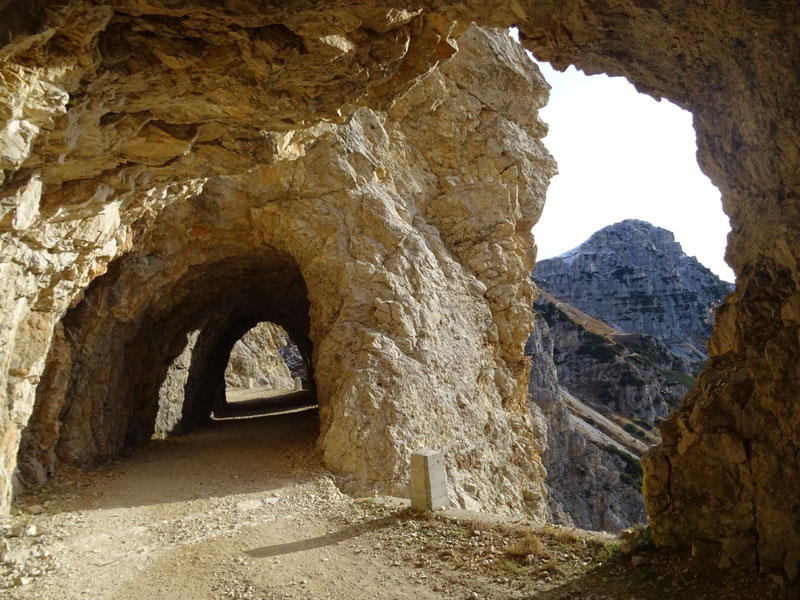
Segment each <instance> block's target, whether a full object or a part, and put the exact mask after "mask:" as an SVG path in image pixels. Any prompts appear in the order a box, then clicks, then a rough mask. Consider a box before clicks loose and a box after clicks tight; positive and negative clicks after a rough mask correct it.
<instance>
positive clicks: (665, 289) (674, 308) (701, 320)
mask: <svg viewBox="0 0 800 600" xmlns="http://www.w3.org/2000/svg"><path fill="white" fill-rule="evenodd" d="M533 280H534V281H535V282H536V284H537V285H539V286H540V287H541V288H542V289H545V290H547V291H548V292H550V293H551V294H553V295H554V296H555V297H557V298H559V299H560V300H562V301H564V302H567V303H569V304H571V305H573V306H575V307H577V308H578V309H580V310H582V311H584V312H586V313H588V314H589V315H591V316H593V317H596V318H598V319H600V320H602V321H604V322H606V323H608V324H609V325H610V326H611V327H613V328H615V329H618V330H620V331H625V332H628V333H645V334H648V335H652V336H654V337H656V338H659V339H660V340H662V341H663V342H664V343H665V344H666V345H667V346H668V347H669V348H670V350H671V351H672V352H673V353H675V354H677V355H678V356H681V357H683V358H686V359H687V360H690V361H693V362H697V361H703V360H705V358H706V356H707V353H706V347H705V345H706V340H708V337H709V336H710V335H711V329H712V326H713V322H714V317H713V310H714V307H716V306H718V305H719V304H721V303H722V300H723V299H724V297H725V296H726V295H727V294H728V293H730V292H731V291H732V290H733V285H732V284H730V283H728V282H725V281H722V280H721V279H720V278H719V277H717V276H716V275H715V274H714V273H712V272H711V271H710V270H709V269H708V268H706V267H704V266H703V265H702V264H700V262H699V261H698V260H697V259H696V258H695V257H693V256H687V255H686V254H685V253H684V252H683V249H682V248H681V245H680V243H678V242H676V241H675V236H674V235H673V234H672V233H671V232H670V231H667V230H666V229H663V228H661V227H656V226H654V225H652V224H650V223H647V222H645V221H640V220H636V219H627V220H625V221H620V222H619V223H615V224H614V225H609V226H607V227H604V228H602V229H600V230H599V231H597V232H596V233H594V234H593V235H592V236H591V237H590V238H589V239H588V240H586V241H585V242H583V243H582V244H581V245H579V246H577V247H576V248H573V249H572V250H570V251H568V252H565V253H564V254H561V255H560V256H556V257H554V258H549V259H545V260H541V261H539V262H538V263H537V264H536V267H535V268H534V270H533Z"/></svg>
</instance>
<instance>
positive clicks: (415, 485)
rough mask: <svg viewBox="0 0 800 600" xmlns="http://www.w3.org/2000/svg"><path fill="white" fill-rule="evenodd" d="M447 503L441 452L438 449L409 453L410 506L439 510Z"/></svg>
mask: <svg viewBox="0 0 800 600" xmlns="http://www.w3.org/2000/svg"><path fill="white" fill-rule="evenodd" d="M449 504H450V502H449V500H448V498H447V474H446V473H445V470H444V456H442V453H441V452H439V451H438V450H420V451H419V452H414V453H413V454H412V455H411V508H413V509H414V510H418V511H429V510H439V509H440V508H447V507H448V506H449Z"/></svg>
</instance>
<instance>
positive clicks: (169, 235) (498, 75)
mask: <svg viewBox="0 0 800 600" xmlns="http://www.w3.org/2000/svg"><path fill="white" fill-rule="evenodd" d="M471 22H477V23H478V24H479V25H482V26H484V27H497V28H504V27H508V26H512V25H515V26H517V27H518V28H519V30H520V37H521V39H522V43H523V44H524V45H525V46H526V47H528V48H530V49H531V50H533V51H534V52H535V53H536V54H537V55H538V57H539V58H541V59H544V60H549V61H552V62H553V64H554V65H555V66H556V67H560V68H563V67H566V66H567V65H568V64H575V65H577V66H578V67H581V68H583V69H585V70H586V71H588V72H590V73H596V72H606V73H609V74H612V75H625V76H627V77H628V78H629V79H630V80H631V81H632V82H633V83H634V84H635V85H636V86H637V87H638V88H639V89H640V90H642V91H645V92H647V93H649V94H651V95H653V96H655V97H658V98H661V97H666V98H669V99H671V100H672V101H674V102H676V103H678V104H679V105H681V106H682V107H684V108H686V109H688V110H691V111H692V112H693V114H694V117H695V127H696V129H697V133H698V146H699V152H698V156H699V160H700V163H701V165H702V168H703V169H704V170H705V172H706V173H707V174H708V175H709V176H710V177H711V178H712V179H713V181H714V182H715V183H716V184H717V186H718V187H719V188H720V190H721V191H722V194H723V204H724V208H725V210H726V212H727V214H728V215H729V217H730V219H731V223H732V226H733V231H732V233H731V236H730V238H729V248H728V260H729V262H730V264H731V265H732V267H733V268H734V270H735V271H736V274H737V278H738V279H737V289H736V291H735V292H734V294H733V295H732V296H730V297H729V299H728V301H727V303H726V305H725V306H724V307H723V309H722V311H721V313H720V315H719V318H718V320H717V326H716V329H715V333H714V334H713V336H712V340H711V343H710V346H709V368H708V370H707V371H706V372H705V373H704V374H702V375H701V376H700V378H699V381H698V385H697V386H696V388H695V390H694V391H693V392H692V393H691V394H690V395H689V396H688V397H687V399H686V401H685V402H684V404H683V406H682V408H681V409H680V410H679V411H678V412H677V413H676V414H674V415H673V416H672V417H670V419H668V420H667V422H666V424H665V425H664V426H663V437H664V444H663V445H662V446H661V447H660V448H658V449H656V450H654V451H652V452H651V453H650V454H649V456H648V458H647V460H646V461H645V471H646V474H645V487H646V502H647V506H648V511H649V515H650V519H651V523H652V527H653V534H654V538H655V540H656V541H657V543H659V544H662V545H678V546H681V545H694V546H697V547H700V548H702V549H703V550H704V551H705V552H707V553H709V554H716V555H717V556H718V557H719V558H720V560H721V562H722V563H724V564H725V563H727V564H730V563H736V564H746V565H758V566H760V567H761V568H762V569H769V570H775V571H778V572H783V573H786V574H788V576H789V577H797V575H798V568H800V553H799V551H798V548H800V521H799V520H798V517H797V514H800V504H799V503H800V498H798V496H797V494H796V490H797V489H800V459H799V458H798V457H800V438H799V437H798V431H800V427H798V424H799V423H800V404H799V403H798V402H797V401H796V398H795V389H796V387H797V373H799V372H800V368H798V367H800V364H799V363H800V359H798V356H800V340H798V336H797V332H798V330H800V294H799V293H798V284H800V272H799V270H798V266H797V265H798V254H799V253H800V239H798V231H800V227H799V225H800V222H799V221H800V210H799V209H798V199H799V198H800V196H799V194H798V192H799V191H800V190H799V188H800V181H799V180H798V173H800V168H798V167H799V165H798V162H800V148H799V147H798V144H800V141H798V140H800V135H798V125H800V108H799V105H798V103H797V102H796V98H797V97H798V96H800V75H798V73H800V64H798V58H797V56H798V54H797V48H798V47H800V40H799V39H798V38H799V37H800V33H798V32H799V31H800V8H798V7H797V6H796V4H794V3H789V2H750V1H745V0H738V1H735V2H729V1H727V0H708V1H707V2H703V3H694V4H690V3H686V2H684V1H683V0H665V1H663V2H652V1H643V0H621V1H620V2H614V3H610V2H606V1H595V0H588V1H587V0H568V1H565V2H542V1H539V0H535V1H534V0H513V1H511V0H509V1H507V2H492V3H488V2H480V1H471V2H458V3H455V2H447V1H445V0H429V1H426V2H421V1H416V2H415V1H406V2H403V1H399V0H397V1H394V0H392V1H382V2H375V1H374V0H340V1H338V2H324V3H323V2H320V3H302V4H295V3H288V4H287V3H272V2H259V3H252V2H239V1H236V2H226V3H224V5H223V4H220V3H212V2H207V1H205V0H186V1H184V2H179V3H176V2H171V1H167V0H116V1H101V0H97V1H94V2H90V1H88V0H71V1H59V2H55V1H49V0H34V1H24V2H23V1H21V0H2V1H0V44H2V45H1V46H0V78H2V87H1V88H0V235H2V243H1V244H2V245H0V278H1V279H2V282H3V284H2V288H1V289H0V315H1V317H0V318H1V319H2V321H0V357H2V369H0V389H2V394H3V401H2V403H0V444H2V447H0V451H1V452H2V461H0V475H1V476H2V477H1V479H2V490H0V491H2V494H0V510H3V511H5V510H8V506H9V501H10V498H11V485H10V482H11V478H12V474H13V472H14V470H15V469H16V465H17V462H18V460H17V459H18V456H19V459H20V460H19V462H20V466H21V467H22V466H23V465H28V466H29V467H30V468H29V471H30V472H31V473H33V474H34V475H35V474H36V473H38V476H39V477H41V476H43V475H44V474H46V472H47V470H48V469H50V468H52V465H53V464H54V461H55V460H56V459H60V460H72V461H77V462H86V461H92V460H98V459H101V458H103V457H104V456H108V455H111V454H113V453H114V452H115V451H116V450H117V449H119V448H120V447H122V446H124V445H125V444H128V443H135V442H136V441H137V440H140V439H142V438H144V437H146V436H147V435H149V434H150V433H152V430H153V427H154V419H155V417H156V415H157V414H158V407H159V402H160V400H159V398H161V399H162V401H164V400H165V399H168V398H170V397H173V396H174V390H178V389H181V388H182V389H183V390H184V391H185V392H186V393H185V399H181V401H183V404H180V406H179V407H178V406H177V405H175V406H173V408H174V410H171V411H167V413H169V415H170V417H169V422H170V423H171V424H172V425H170V426H173V425H174V426H176V427H178V426H180V425H181V424H182V423H183V422H184V421H186V422H187V423H188V422H189V421H191V420H192V419H194V418H202V417H203V416H204V415H206V414H207V413H208V411H209V410H210V408H211V407H212V406H213V403H214V402H215V401H216V400H215V398H218V393H217V392H216V391H215V390H216V389H217V388H215V387H214V386H209V385H205V384H203V385H200V386H199V387H198V388H194V387H192V385H191V382H192V381H194V379H193V377H195V376H196V377H205V376H211V375H214V377H215V380H214V381H216V382H220V381H222V373H223V372H224V367H225V362H226V361H225V360H222V358H223V357H225V358H227V353H228V352H229V350H230V347H231V346H232V345H233V343H235V341H236V339H238V338H239V337H240V336H241V335H242V334H243V333H244V332H245V331H247V329H248V328H249V327H251V326H252V325H254V324H255V323H256V322H259V321H261V320H265V319H267V320H270V321H273V322H275V323H277V324H279V325H282V326H283V327H284V328H286V330H287V331H289V333H290V335H292V337H293V339H295V341H297V342H298V344H300V345H302V344H303V343H305V344H306V348H305V349H303V348H301V350H303V351H305V352H308V354H309V355H310V356H311V363H312V365H313V376H314V378H315V381H316V385H317V390H318V396H319V403H320V416H321V432H320V441H319V443H320V445H321V447H322V449H323V452H324V455H325V461H326V463H327V464H328V466H329V467H330V468H331V469H332V470H334V471H335V472H336V473H337V474H338V475H340V477H341V478H342V481H343V482H344V483H345V487H351V488H352V489H359V490H361V491H367V490H369V489H376V490H381V491H390V492H392V491H393V492H398V491H399V490H401V489H402V488H403V486H404V484H405V478H406V476H407V475H406V467H405V464H406V459H407V456H408V453H409V452H410V451H411V450H412V449H414V448H416V447H418V446H420V445H434V446H440V447H442V448H443V449H444V450H445V451H446V454H447V457H448V468H449V469H450V475H451V479H452V481H453V483H454V487H453V493H454V499H455V500H458V501H460V502H461V503H462V504H463V505H464V506H467V507H474V506H479V505H483V506H486V507H487V508H493V509H502V510H507V511H515V512H521V511H524V512H527V513H528V514H530V515H532V516H535V517H537V518H542V517H543V515H544V512H543V511H544V499H543V488H542V483H541V482H542V478H543V472H542V468H541V463H540V461H539V458H538V452H539V451H540V450H541V446H542V444H543V443H544V440H543V438H542V436H541V435H537V434H534V433H533V428H532V425H531V423H530V417H529V415H527V413H526V412H525V409H524V400H525V387H526V382H527V377H528V375H527V367H526V364H525V362H524V361H523V359H522V346H523V343H524V341H525V339H526V337H527V334H528V329H529V328H530V327H531V316H530V303H531V301H532V296H533V290H532V288H531V287H530V285H529V284H528V283H527V281H528V278H527V272H528V270H529V269H530V268H531V266H532V262H533V258H534V256H533V255H534V252H533V251H532V243H533V241H532V238H531V236H530V233H529V232H530V228H531V227H532V226H533V224H534V223H535V222H536V220H537V218H538V215H539V212H540V211H541V207H542V202H543V199H544V192H545V188H546V184H547V180H548V178H549V176H550V175H551V174H552V172H553V164H552V162H551V159H550V158H549V156H548V155H547V153H546V151H545V150H544V149H543V147H542V146H541V143H540V142H539V141H538V140H539V138H540V137H541V136H542V135H543V133H544V129H543V127H542V126H541V125H540V124H539V122H538V119H537V116H536V111H537V109H538V108H539V107H540V106H541V105H542V104H543V103H544V102H545V97H546V92H545V85H544V84H543V82H542V81H541V79H540V77H539V76H538V75H537V74H536V72H535V70H533V69H532V67H531V66H530V65H529V64H528V63H526V62H525V57H524V55H522V53H521V51H520V49H518V48H516V47H515V46H514V45H513V44H512V43H511V42H509V41H508V40H507V38H506V36H505V33H504V32H502V31H500V32H495V33H490V32H487V31H481V30H477V29H472V30H469V25H468V24H469V23H471ZM468 30H469V31H468ZM687 218H691V216H690V215H687ZM303 340H305V341H303ZM187 344H191V346H192V348H194V350H192V354H195V353H196V354H197V357H193V358H192V360H191V362H190V365H191V366H190V367H189V369H188V370H189V371H191V370H192V367H193V366H194V365H195V364H197V365H198V367H200V368H201V370H202V373H198V374H192V373H188V374H184V375H179V374H178V371H179V366H180V365H182V364H184V362H185V357H183V359H182V358H181V357H182V353H183V352H184V350H185V348H186V347H187ZM215 371H218V374H219V377H217V375H216V374H215ZM170 373H172V375H169V374H170ZM171 377H172V378H171ZM181 377H183V378H184V379H185V381H184V379H181ZM179 379H180V381H181V382H182V383H180V384H176V385H166V386H164V385H162V384H163V383H164V382H165V381H166V382H175V381H178V380H179ZM198 381H199V380H198ZM215 385H219V383H217V384H215ZM201 388H202V389H201ZM193 389H197V390H198V391H197V393H193V392H192V391H191V390H193ZM111 391H113V393H109V392H111ZM162 405H164V406H168V405H169V403H167V404H164V403H163V402H162ZM192 407H195V408H196V409H197V410H196V411H195V409H194V408H192ZM31 415H33V416H31ZM26 428H27V430H26ZM23 430H26V432H25V435H23ZM21 440H23V444H22V446H20V441H21ZM20 448H21V450H20ZM23 472H24V469H23Z"/></svg>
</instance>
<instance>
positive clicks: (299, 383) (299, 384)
mask: <svg viewBox="0 0 800 600" xmlns="http://www.w3.org/2000/svg"><path fill="white" fill-rule="evenodd" d="M294 390H295V391H296V392H300V391H302V390H303V380H302V379H301V378H300V377H295V378H294Z"/></svg>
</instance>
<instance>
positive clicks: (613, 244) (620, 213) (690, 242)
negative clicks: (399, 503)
mask: <svg viewBox="0 0 800 600" xmlns="http://www.w3.org/2000/svg"><path fill="white" fill-rule="evenodd" d="M510 35H511V37H512V38H516V37H517V32H516V31H514V30H511V31H510ZM528 56H529V57H530V58H531V60H534V57H533V55H532V54H531V53H530V52H529V53H528ZM537 64H538V67H539V69H540V70H541V71H542V73H543V74H544V75H545V77H546V78H547V79H548V83H549V84H550V85H551V87H552V89H551V90H550V100H549V102H548V105H547V106H546V107H545V108H543V109H542V111H541V116H542V119H543V120H544V121H545V122H546V123H547V125H548V134H547V136H546V137H545V138H544V140H543V141H544V143H545V145H546V146H547V147H548V149H549V150H550V151H551V152H552V153H553V155H554V158H555V159H556V161H557V162H558V165H559V173H558V174H557V175H556V176H555V177H554V178H553V179H552V180H551V185H550V187H549V189H548V202H547V205H546V206H545V209H544V211H543V213H542V218H541V220H540V221H539V222H538V223H537V224H536V226H535V227H534V229H533V233H534V235H535V237H536V241H537V246H538V253H537V264H536V266H535V268H534V270H533V273H532V278H533V281H534V283H535V284H536V286H537V288H538V289H539V292H540V294H539V297H538V298H537V300H536V301H535V303H534V307H533V311H534V314H535V316H536V323H535V329H536V330H537V331H534V333H533V334H532V336H531V338H530V339H529V344H528V347H526V354H528V355H529V356H531V358H532V361H533V363H534V364H533V366H532V371H531V381H530V384H529V393H530V395H531V398H532V401H533V404H534V405H535V406H534V407H532V410H534V411H541V412H542V414H543V416H544V418H545V420H546V421H547V423H548V430H547V434H548V449H547V450H546V451H545V453H544V455H543V462H544V464H545V467H546V468H547V471H548V475H547V479H546V481H547V483H548V486H549V491H550V495H549V496H548V504H549V507H550V514H551V518H552V519H553V520H554V521H556V522H558V523H562V524H565V525H577V526H580V527H584V528H587V529H602V530H618V529H621V528H624V527H628V526H631V525H634V524H636V523H644V522H647V515H646V512H645V506H644V498H643V495H642V483H643V480H642V468H641V465H640V459H641V456H642V455H643V454H644V452H645V451H646V450H647V449H648V448H650V447H652V446H654V445H656V444H658V443H660V441H661V437H660V433H659V427H658V426H659V424H660V423H661V422H662V421H663V420H664V419H666V418H667V416H668V414H669V413H670V412H671V411H673V410H675V409H677V408H678V406H679V405H680V402H681V399H682V398H683V397H684V396H685V395H686V393H687V392H688V391H689V390H690V389H691V387H692V386H693V382H694V379H695V377H696V376H697V375H698V373H699V372H700V371H701V370H702V369H703V368H704V366H705V364H706V360H707V351H706V343H707V341H708V338H709V336H710V335H711V331H712V327H713V321H714V309H715V308H717V307H718V306H719V305H721V304H722V302H723V300H724V298H725V296H726V295H727V294H729V293H730V292H732V291H733V285H732V284H729V283H727V282H725V281H723V280H722V279H721V278H720V277H719V276H718V275H717V274H715V273H713V272H712V271H711V270H710V269H708V268H707V266H708V265H711V266H713V267H714V268H715V270H716V271H717V272H723V273H727V274H729V277H730V279H731V280H732V279H733V274H732V271H731V270H730V268H729V267H728V266H727V265H725V264H724V261H723V260H722V259H723V254H724V249H725V235H726V233H728V232H729V231H730V225H729V222H728V218H727V216H726V215H725V214H724V213H723V211H722V204H721V202H720V198H719V191H718V190H717V189H716V188H715V187H714V186H713V184H711V182H710V181H709V180H708V178H706V177H705V175H703V174H702V172H701V171H700V168H699V166H698V164H697V161H696V158H695V156H696V152H697V145H696V141H695V138H696V134H695V131H694V128H693V126H692V123H691V115H690V114H689V113H688V112H687V111H684V110H681V109H679V108H678V107H677V106H675V105H673V104H671V103H670V102H668V101H666V100H662V101H660V102H656V101H655V100H654V99H653V98H651V97H649V96H646V95H644V94H639V93H638V92H637V91H636V89H635V88H634V87H633V86H632V85H631V84H630V83H629V82H628V81H627V80H626V79H625V78H623V77H616V78H610V77H607V76H605V75H595V76H587V75H585V74H582V73H580V72H579V71H577V70H576V69H575V68H574V67H570V68H569V69H567V70H566V71H565V72H564V73H559V72H557V71H555V70H554V69H553V68H552V67H551V66H550V65H549V64H547V63H537ZM690 254H698V255H700V256H701V257H702V260H703V261H705V264H701V262H700V261H699V260H697V257H696V256H690Z"/></svg>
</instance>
